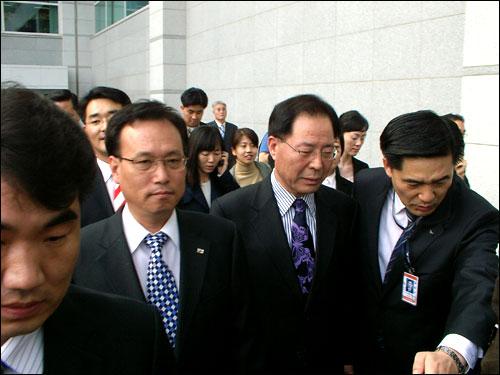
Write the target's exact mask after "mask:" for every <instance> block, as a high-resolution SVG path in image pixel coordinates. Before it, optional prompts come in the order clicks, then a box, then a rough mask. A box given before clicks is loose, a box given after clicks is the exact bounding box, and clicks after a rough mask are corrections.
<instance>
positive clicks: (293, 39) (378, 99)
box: [186, 1, 498, 207]
mask: <svg viewBox="0 0 500 375" xmlns="http://www.w3.org/2000/svg"><path fill="white" fill-rule="evenodd" d="M466 3H467V4H466ZM474 4H475V3H474ZM480 4H481V3H480ZM479 6H481V5H477V6H474V5H473V3H471V4H469V2H464V1H455V2H443V1H439V2H438V1H436V2H427V1H409V2H405V1H388V2H385V1H384V2H382V1H363V2H356V1H333V2H331V1H329V2H324V1H296V2H295V1H294V2H287V1H281V2H261V1H254V2H252V1H248V2H247V1H243V2H239V1H231V2H217V1H203V2H199V1H188V2H186V10H187V29H186V77H187V79H186V83H187V84H186V87H190V86H198V87H201V88H203V89H204V90H206V92H207V95H208V97H209V102H210V103H212V102H213V101H215V100H223V101H225V102H226V103H227V104H228V121H230V122H234V123H236V124H237V125H239V126H240V127H243V126H248V127H251V128H253V129H254V130H256V131H257V133H258V134H259V136H260V137H261V136H262V135H263V134H264V133H265V131H266V129H267V121H268V118H269V115H270V113H271V111H272V108H273V106H274V105H275V104H276V103H278V102H279V101H282V100H284V99H286V98H288V97H290V96H293V95H296V94H301V93H315V94H318V95H320V96H322V97H323V98H324V99H326V100H327V101H329V102H330V103H331V104H332V105H333V107H334V108H335V110H336V111H337V113H338V114H339V115H340V114H342V113H343V112H345V111H348V110H351V109H357V110H358V111H360V112H361V113H362V114H363V115H365V117H366V118H367V119H368V121H369V122H370V129H369V132H368V136H367V140H366V143H365V145H364V146H363V148H362V150H361V152H360V154H359V157H360V159H362V160H364V161H366V162H368V163H369V164H370V166H373V167H375V166H381V165H382V161H381V153H380V150H379V145H378V139H379V136H380V133H381V131H382V130H383V128H384V127H385V125H386V124H387V123H388V122H389V121H390V120H391V119H392V118H394V117H396V116H397V115H400V114H402V113H406V112H411V111H416V110H420V109H431V110H434V111H436V112H437V113H438V114H445V113H448V112H454V113H463V114H464V115H465V116H466V118H467V122H470V121H472V118H470V119H469V117H470V116H472V113H471V114H469V113H468V110H466V108H467V106H468V105H469V106H472V105H471V104H470V102H469V99H466V98H465V96H464V94H463V88H464V87H465V86H467V87H469V86H470V85H479V81H478V80H475V79H474V83H472V82H471V80H469V79H468V78H467V77H468V74H469V73H468V70H467V66H465V65H464V58H465V57H466V56H467V54H466V53H465V54H464V40H466V35H465V32H466V14H467V12H469V13H470V12H473V9H475V8H474V7H479ZM482 6H483V8H485V9H489V11H485V12H483V13H486V14H485V16H486V17H487V19H490V20H491V19H492V18H493V19H492V20H491V22H489V23H486V24H483V25H482V29H481V31H480V35H481V37H482V40H483V41H484V42H485V48H486V49H488V48H490V49H491V48H492V47H493V46H492V45H493V44H495V43H496V44H495V45H496V48H497V53H496V57H497V61H496V62H491V61H489V62H488V64H491V63H492V64H494V65H495V64H496V75H495V73H494V74H493V75H491V74H490V75H489V76H488V77H489V79H485V80H488V83H487V84H486V85H487V87H484V86H483V87H484V90H485V95H484V96H485V97H487V98H492V99H491V100H490V99H488V103H490V104H491V106H489V107H488V109H487V111H488V112H486V113H490V112H491V111H493V113H492V117H493V119H491V121H490V123H493V122H495V121H496V125H495V129H493V125H487V124H486V123H485V122H481V123H478V124H477V125H476V126H477V127H478V128H481V129H482V130H481V131H479V130H478V132H481V133H483V134H489V133H493V134H495V133H496V134H497V136H496V141H494V137H493V139H492V138H491V137H489V141H488V142H490V143H491V145H490V143H487V142H485V141H479V140H478V141H477V144H478V146H479V147H482V148H481V151H479V152H480V153H483V155H484V153H486V154H488V155H489V156H491V157H495V156H496V157H495V160H496V163H498V128H497V126H498V104H497V105H496V106H495V105H493V104H492V102H493V100H496V103H497V102H498V4H497V5H496V9H497V10H496V11H494V10H493V12H491V11H492V10H491V9H490V8H491V4H482ZM488 7H489V8H488ZM495 16H496V24H495ZM467 22H468V23H469V22H474V21H470V20H469V17H467ZM480 24H481V19H480V18H477V17H476V28H477V27H478V26H479V25H480ZM471 27H473V26H471ZM473 28H474V27H473ZM467 30H468V31H467V33H470V31H469V26H468V28H467ZM491 34H496V35H497V36H496V42H495V38H494V37H493V38H490V37H488V38H484V36H485V35H488V36H489V35H491ZM467 35H469V34H467ZM474 35H476V34H474ZM472 40H473V42H472V45H475V44H476V43H477V40H476V37H472ZM490 55H491V54H490ZM494 69H495V68H493V70H494ZM480 72H483V73H484V69H483V70H480ZM483 73H480V74H481V76H482V74H483ZM490 73H491V70H490ZM495 82H496V89H495ZM475 91H476V90H475V89H474V91H472V92H471V94H470V95H472V96H474V95H475ZM495 98H497V99H495ZM464 100H465V102H464ZM472 107H473V106H472ZM481 107H482V108H484V105H482V106H481ZM495 108H496V114H495ZM485 110H486V108H485ZM495 116H496V120H495ZM212 118H213V116H212V113H211V108H210V107H209V108H207V110H206V111H205V115H204V118H203V119H204V121H210V120H212ZM471 138H472V134H471ZM471 138H469V140H468V145H467V150H466V154H467V158H468V159H471V160H470V164H471V165H470V167H469V168H470V169H471V170H470V172H468V175H469V174H470V177H471V184H472V185H473V187H474V188H477V190H478V191H479V192H480V193H481V194H483V195H484V196H485V197H487V199H489V200H490V201H491V202H492V203H493V204H495V205H496V206H497V207H498V174H497V172H494V173H493V174H492V175H491V176H489V175H485V174H483V175H482V180H480V179H479V175H476V173H478V171H479V170H481V168H479V167H476V162H475V160H474V159H475V158H474V157H472V158H471V157H470V156H469V154H470V153H472V144H470V142H471V141H472V139H471ZM486 143H487V144H486ZM474 144H476V141H474ZM474 147H475V146H474ZM479 155H480V154H478V157H477V158H478V159H479V158H480V156H479ZM483 162H484V161H483ZM475 168H479V169H478V170H474V171H473V170H472V169H475ZM483 169H484V167H483ZM497 170H498V168H496V169H495V171H497ZM495 174H496V176H495ZM484 179H486V180H487V181H485V180H484ZM483 186H488V187H487V188H486V187H485V188H482V187H483ZM495 192H496V196H495Z"/></svg>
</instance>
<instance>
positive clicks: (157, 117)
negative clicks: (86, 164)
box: [105, 100, 187, 157]
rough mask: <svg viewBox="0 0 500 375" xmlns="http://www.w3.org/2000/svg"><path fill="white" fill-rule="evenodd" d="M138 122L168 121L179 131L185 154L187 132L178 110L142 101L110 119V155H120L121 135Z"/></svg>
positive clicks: (107, 131) (108, 135)
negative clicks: (130, 125) (126, 128)
mask: <svg viewBox="0 0 500 375" xmlns="http://www.w3.org/2000/svg"><path fill="white" fill-rule="evenodd" d="M136 120H141V121H165V122H166V121H168V122H170V123H171V124H172V125H174V127H175V128H176V129H177V130H178V131H179V134H180V136H181V140H182V149H183V151H184V153H185V151H186V144H187V131H186V125H185V124H184V120H183V119H182V117H181V115H180V114H179V112H177V110H175V109H174V108H172V107H168V106H166V105H165V104H163V103H161V102H159V101H156V100H141V101H139V102H137V103H134V104H129V105H127V106H125V107H123V108H121V109H120V110H118V111H117V112H116V113H115V114H114V115H113V116H112V117H111V118H110V119H109V123H108V126H107V127H106V139H105V143H106V150H107V151H108V154H109V155H113V156H117V157H119V156H121V155H120V134H121V131H122V130H123V128H124V127H125V126H126V125H128V124H131V123H133V122H134V121H136Z"/></svg>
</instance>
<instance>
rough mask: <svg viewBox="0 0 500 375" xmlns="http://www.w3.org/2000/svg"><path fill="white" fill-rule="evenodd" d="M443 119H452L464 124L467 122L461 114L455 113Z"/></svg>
mask: <svg viewBox="0 0 500 375" xmlns="http://www.w3.org/2000/svg"><path fill="white" fill-rule="evenodd" d="M441 117H444V118H447V119H450V120H451V121H462V122H465V120H464V117H463V116H461V115H459V114H455V113H447V114H446V115H444V116H441Z"/></svg>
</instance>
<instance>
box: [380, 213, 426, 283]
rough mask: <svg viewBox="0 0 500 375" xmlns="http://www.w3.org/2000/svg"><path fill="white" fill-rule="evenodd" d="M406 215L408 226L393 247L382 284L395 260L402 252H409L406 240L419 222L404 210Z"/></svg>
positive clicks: (385, 280)
mask: <svg viewBox="0 0 500 375" xmlns="http://www.w3.org/2000/svg"><path fill="white" fill-rule="evenodd" d="M406 215H407V216H408V225H407V226H406V228H405V229H404V230H403V232H402V233H401V235H400V236H399V239H398V242H396V246H394V250H392V254H391V259H389V263H387V269H386V271H385V275H384V284H385V283H386V282H387V280H388V275H389V273H390V272H391V270H392V267H393V266H394V262H395V261H396V259H397V258H398V257H402V256H403V255H402V253H403V252H404V253H405V254H406V253H407V252H409V247H410V244H409V243H408V240H409V239H410V236H411V235H412V233H413V231H414V230H415V228H416V227H417V223H418V221H419V220H418V219H419V218H418V217H416V216H415V215H412V214H411V213H410V212H409V211H408V210H406Z"/></svg>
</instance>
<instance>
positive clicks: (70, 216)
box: [1, 208, 78, 230]
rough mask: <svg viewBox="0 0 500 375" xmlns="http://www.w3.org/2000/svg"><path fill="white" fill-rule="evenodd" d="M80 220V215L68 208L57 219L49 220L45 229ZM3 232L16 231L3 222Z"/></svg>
mask: <svg viewBox="0 0 500 375" xmlns="http://www.w3.org/2000/svg"><path fill="white" fill-rule="evenodd" d="M76 219H78V215H77V214H76V212H75V211H73V210H72V209H70V208H67V209H66V210H64V211H62V212H60V213H59V214H58V215H57V216H56V217H54V218H53V219H51V220H49V221H48V222H47V223H45V224H44V226H43V228H44V229H48V228H52V227H55V226H57V225H59V224H63V223H66V222H68V221H72V220H76ZM1 228H2V230H14V227H13V226H12V225H10V224H7V223H4V222H2V224H1Z"/></svg>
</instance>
